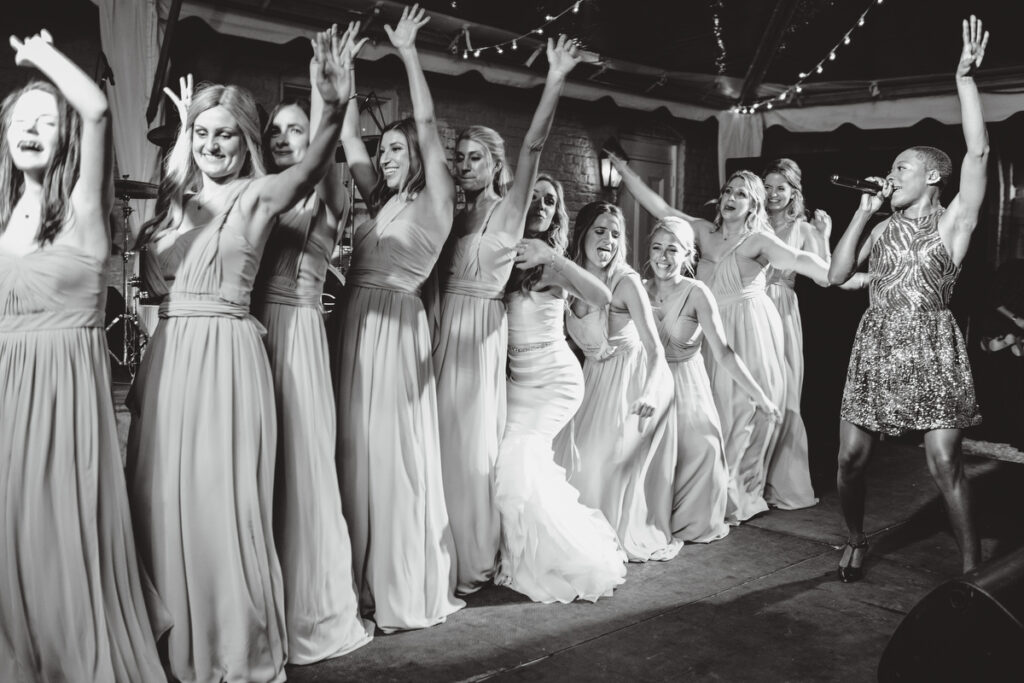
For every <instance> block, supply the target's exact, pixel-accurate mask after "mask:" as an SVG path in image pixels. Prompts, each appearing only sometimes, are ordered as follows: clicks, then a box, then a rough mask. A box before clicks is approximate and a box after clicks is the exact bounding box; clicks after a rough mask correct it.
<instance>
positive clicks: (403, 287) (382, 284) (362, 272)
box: [345, 266, 422, 296]
mask: <svg viewBox="0 0 1024 683" xmlns="http://www.w3.org/2000/svg"><path fill="white" fill-rule="evenodd" d="M345 284H346V285H350V286H355V287H367V288H370V289H388V290H391V291H394V292H400V293H402V294H412V295H413V296H419V294H420V287H421V286H422V283H421V282H419V281H417V280H414V279H413V278H411V277H407V276H405V275H402V274H401V273H390V272H384V271H382V270H378V269H376V268H366V267H359V266H353V267H352V268H351V269H349V271H348V272H347V273H345Z"/></svg>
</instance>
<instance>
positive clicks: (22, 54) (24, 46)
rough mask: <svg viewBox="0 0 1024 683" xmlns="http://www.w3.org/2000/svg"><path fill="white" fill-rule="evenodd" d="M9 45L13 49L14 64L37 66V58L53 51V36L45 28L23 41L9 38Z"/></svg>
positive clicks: (15, 37)
mask: <svg viewBox="0 0 1024 683" xmlns="http://www.w3.org/2000/svg"><path fill="white" fill-rule="evenodd" d="M10 43H11V47H12V48H14V63H15V64H17V65H18V66H37V65H38V61H39V57H40V56H42V55H44V54H47V53H49V52H51V51H52V50H53V36H51V35H50V32H49V31H47V30H46V29H45V28H44V29H42V30H41V31H40V32H39V33H37V34H35V35H34V36H29V37H28V38H25V40H19V39H18V37H17V36H11V38H10Z"/></svg>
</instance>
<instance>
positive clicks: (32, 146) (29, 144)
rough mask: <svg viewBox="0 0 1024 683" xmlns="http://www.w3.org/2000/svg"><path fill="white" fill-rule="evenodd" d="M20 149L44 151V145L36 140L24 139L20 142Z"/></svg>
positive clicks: (24, 150)
mask: <svg viewBox="0 0 1024 683" xmlns="http://www.w3.org/2000/svg"><path fill="white" fill-rule="evenodd" d="M18 149H19V150H21V151H23V152H42V151H43V146H42V145H41V144H40V143H38V142H36V141H35V140H22V141H21V142H19V143H18Z"/></svg>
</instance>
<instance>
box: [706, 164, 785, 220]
mask: <svg viewBox="0 0 1024 683" xmlns="http://www.w3.org/2000/svg"><path fill="white" fill-rule="evenodd" d="M737 178H739V179H740V180H741V181H743V189H745V190H746V191H747V195H748V196H749V197H750V205H751V206H750V210H749V211H748V212H747V218H746V220H745V227H746V228H747V230H749V231H751V232H768V233H773V234H774V232H775V231H774V230H772V226H771V223H769V222H768V214H767V213H766V211H765V204H766V203H767V197H766V194H765V191H764V182H762V180H761V178H759V177H758V176H757V174H755V173H752V172H751V171H747V170H745V169H744V170H742V171H736V172H735V173H733V174H732V175H731V176H729V178H728V179H727V180H726V181H725V184H724V185H722V189H721V191H720V192H719V193H718V196H719V201H718V205H717V208H716V209H715V220H714V224H715V229H714V230H713V231H712V232H715V231H718V230H721V229H722V201H721V196H722V195H723V194H725V188H727V187H728V186H729V183H731V182H732V181H733V180H735V179H737Z"/></svg>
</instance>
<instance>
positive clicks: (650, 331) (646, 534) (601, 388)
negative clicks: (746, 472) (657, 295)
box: [556, 202, 682, 562]
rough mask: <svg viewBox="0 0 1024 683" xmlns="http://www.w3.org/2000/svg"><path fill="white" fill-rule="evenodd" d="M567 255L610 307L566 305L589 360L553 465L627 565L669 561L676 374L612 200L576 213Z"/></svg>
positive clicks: (673, 548) (676, 545) (673, 546)
mask: <svg viewBox="0 0 1024 683" xmlns="http://www.w3.org/2000/svg"><path fill="white" fill-rule="evenodd" d="M570 255H571V257H572V259H573V260H574V261H575V262H576V263H577V264H578V265H580V266H582V267H584V268H586V270H587V272H589V273H590V274H591V275H594V276H595V277H597V278H598V279H599V280H601V282H603V283H604V284H605V285H607V287H608V289H609V290H610V291H611V293H612V301H611V303H610V304H609V305H607V306H591V305H589V304H587V303H586V302H584V301H580V300H578V299H577V300H574V301H572V303H571V304H570V306H569V309H568V312H567V316H566V328H567V330H568V332H569V334H570V336H572V338H573V340H574V341H575V342H576V344H577V345H578V346H579V347H580V348H581V349H582V350H583V352H584V354H585V355H586V360H585V361H584V364H583V376H584V378H585V383H586V390H585V392H584V394H583V404H582V405H581V406H580V409H579V411H578V412H577V413H576V416H575V417H574V418H573V429H572V431H573V434H574V443H573V444H571V445H572V446H574V448H566V446H567V445H569V440H568V439H566V440H562V441H561V443H560V448H559V453H558V455H557V457H556V459H557V460H558V461H559V463H560V464H561V465H562V466H563V467H565V468H566V469H570V467H571V473H570V476H569V483H571V484H572V485H573V486H575V487H576V489H577V490H579V492H580V500H581V501H583V503H584V504H585V505H589V506H591V507H595V508H597V509H598V510H601V512H603V513H604V515H605V517H607V518H608V521H609V523H611V525H612V526H613V527H614V528H615V531H616V533H617V534H618V536H619V542H620V543H621V544H622V547H623V548H624V549H625V551H626V555H627V556H628V557H629V559H630V561H633V562H646V561H648V560H669V559H672V558H673V557H675V556H676V554H677V553H678V552H679V549H680V548H681V547H682V543H681V542H679V541H677V540H675V539H673V537H672V524H671V515H672V478H673V473H674V471H675V467H676V434H675V420H674V419H673V415H672V411H671V403H672V395H673V388H672V378H671V375H670V373H669V369H668V365H667V364H666V363H665V351H664V348H663V347H662V345H661V340H660V339H659V338H658V331H657V328H656V325H655V322H654V316H653V314H652V312H651V304H650V301H649V300H648V298H647V294H646V292H645V291H644V288H643V285H642V284H641V281H640V276H639V275H638V274H637V273H636V271H634V270H633V269H632V268H630V267H629V266H628V265H626V263H625V260H626V226H625V224H624V219H623V216H622V211H621V210H619V208H618V207H617V206H615V205H614V204H609V203H608V202H591V203H590V204H587V205H586V206H584V207H583V208H582V209H580V212H579V214H578V215H577V217H576V225H575V226H574V228H573V239H572V245H571V247H570ZM576 452H578V453H579V463H572V462H571V460H572V456H573V454H575V453H576Z"/></svg>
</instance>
